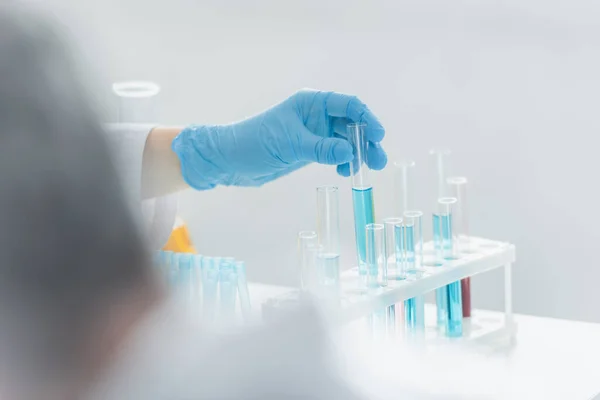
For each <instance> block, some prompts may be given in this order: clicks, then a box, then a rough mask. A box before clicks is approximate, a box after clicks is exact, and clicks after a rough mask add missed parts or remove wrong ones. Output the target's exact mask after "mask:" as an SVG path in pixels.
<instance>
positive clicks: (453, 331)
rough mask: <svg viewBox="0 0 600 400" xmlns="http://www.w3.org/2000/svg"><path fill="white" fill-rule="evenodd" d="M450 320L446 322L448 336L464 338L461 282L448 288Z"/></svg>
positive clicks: (454, 283)
mask: <svg viewBox="0 0 600 400" xmlns="http://www.w3.org/2000/svg"><path fill="white" fill-rule="evenodd" d="M446 295H447V298H448V300H447V304H448V320H447V322H446V335H447V336H450V337H459V336H462V321H463V313H462V293H461V288H460V281H457V282H453V283H451V284H449V285H448V286H446Z"/></svg>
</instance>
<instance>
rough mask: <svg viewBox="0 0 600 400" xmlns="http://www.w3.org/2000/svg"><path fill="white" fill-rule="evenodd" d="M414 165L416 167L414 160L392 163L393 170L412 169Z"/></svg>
mask: <svg viewBox="0 0 600 400" xmlns="http://www.w3.org/2000/svg"><path fill="white" fill-rule="evenodd" d="M415 165H417V163H416V162H415V161H414V160H396V161H394V162H393V166H394V168H406V167H408V168H412V167H414V166H415Z"/></svg>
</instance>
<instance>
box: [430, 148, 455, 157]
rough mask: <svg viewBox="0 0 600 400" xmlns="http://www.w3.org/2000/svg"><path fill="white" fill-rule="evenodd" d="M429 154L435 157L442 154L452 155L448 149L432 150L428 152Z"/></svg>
mask: <svg viewBox="0 0 600 400" xmlns="http://www.w3.org/2000/svg"><path fill="white" fill-rule="evenodd" d="M429 154H430V155H436V154H443V155H450V154H452V150H450V149H444V148H439V149H438V148H433V149H431V150H429Z"/></svg>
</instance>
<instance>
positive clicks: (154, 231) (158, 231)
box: [106, 124, 177, 250]
mask: <svg viewBox="0 0 600 400" xmlns="http://www.w3.org/2000/svg"><path fill="white" fill-rule="evenodd" d="M153 127H154V126H153V125H148V124H109V125H106V132H107V138H108V142H109V145H110V146H111V147H112V150H113V155H114V162H115V166H116V168H117V171H118V173H119V176H120V178H121V182H122V186H123V188H124V190H125V192H126V194H127V197H128V200H129V203H130V207H131V211H132V212H133V213H134V214H135V215H138V216H140V217H141V218H140V221H141V223H142V224H143V226H142V227H141V229H142V231H143V232H145V233H146V234H147V238H148V243H149V245H150V248H151V249H155V250H158V249H160V248H161V247H162V246H163V245H164V244H165V243H166V242H167V240H168V239H169V235H170V233H171V230H172V229H173V225H174V223H175V215H176V214H177V195H176V194H172V195H168V196H162V197H157V198H154V199H146V200H142V196H141V186H142V157H143V155H144V146H145V145H146V139H147V138H148V134H149V133H150V131H151V130H152V128H153Z"/></svg>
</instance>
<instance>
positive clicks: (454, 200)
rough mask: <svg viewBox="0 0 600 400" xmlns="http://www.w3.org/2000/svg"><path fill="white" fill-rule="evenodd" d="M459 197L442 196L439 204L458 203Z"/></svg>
mask: <svg viewBox="0 0 600 400" xmlns="http://www.w3.org/2000/svg"><path fill="white" fill-rule="evenodd" d="M457 202H458V199H457V198H456V197H440V198H439V199H438V204H443V205H449V204H456V203H457Z"/></svg>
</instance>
